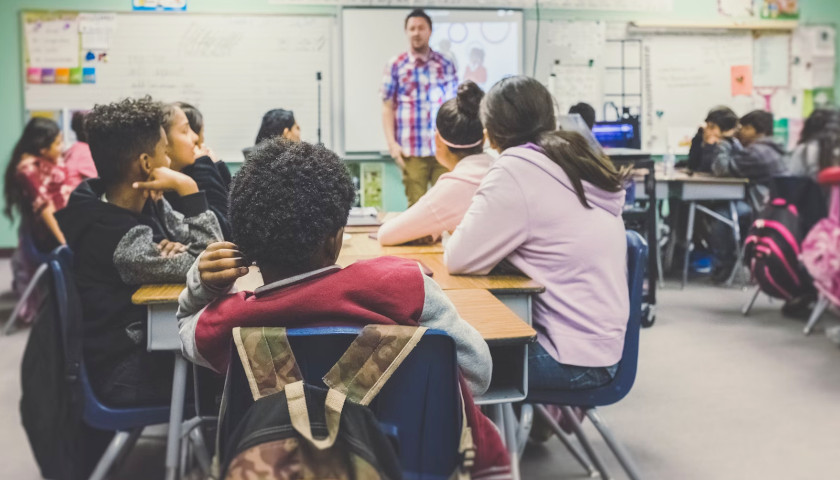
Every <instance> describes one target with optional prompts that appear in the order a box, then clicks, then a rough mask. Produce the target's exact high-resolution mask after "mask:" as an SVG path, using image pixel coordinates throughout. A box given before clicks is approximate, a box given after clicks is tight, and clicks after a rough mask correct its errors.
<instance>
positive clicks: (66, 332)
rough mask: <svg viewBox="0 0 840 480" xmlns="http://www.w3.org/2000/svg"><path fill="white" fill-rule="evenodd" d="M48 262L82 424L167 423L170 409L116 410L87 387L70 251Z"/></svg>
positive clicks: (107, 426) (122, 426)
mask: <svg viewBox="0 0 840 480" xmlns="http://www.w3.org/2000/svg"><path fill="white" fill-rule="evenodd" d="M47 262H48V263H49V268H50V272H51V274H52V277H53V282H54V285H55V297H56V307H57V312H58V321H59V325H60V329H61V335H62V341H63V343H64V350H65V352H64V356H65V363H66V364H67V365H66V368H67V370H68V372H69V373H70V374H72V375H75V376H77V377H78V380H79V382H81V387H82V396H83V397H84V400H83V401H84V408H83V413H82V418H83V419H84V422H85V423H86V424H87V425H89V426H91V427H94V428H98V429H101V430H127V429H132V428H136V427H142V426H146V425H154V424H157V423H164V422H166V421H167V420H168V419H169V407H141V408H119V409H115V408H111V407H108V406H106V405H104V404H102V402H100V401H99V399H98V398H97V396H96V394H95V393H94V391H93V387H92V386H91V384H90V379H89V378H88V376H87V370H86V369H85V365H84V360H83V357H82V343H83V339H82V337H83V327H82V310H81V303H80V301H79V297H78V292H77V291H76V283H75V279H74V276H73V275H72V273H71V272H72V268H73V252H72V251H71V250H70V249H69V248H68V247H66V246H61V247H58V248H56V249H55V250H53V252H52V253H51V254H50V256H49V259H48V260H47Z"/></svg>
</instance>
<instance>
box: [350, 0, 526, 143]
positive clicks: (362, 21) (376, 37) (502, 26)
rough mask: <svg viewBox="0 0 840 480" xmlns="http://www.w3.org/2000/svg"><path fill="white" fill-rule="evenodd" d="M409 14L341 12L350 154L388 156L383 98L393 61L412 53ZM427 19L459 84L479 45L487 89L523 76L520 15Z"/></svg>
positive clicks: (439, 13)
mask: <svg viewBox="0 0 840 480" xmlns="http://www.w3.org/2000/svg"><path fill="white" fill-rule="evenodd" d="M410 11H411V10H409V9H388V8H345V9H344V10H343V11H342V61H343V72H344V73H343V77H342V78H343V86H344V95H343V97H344V98H343V102H341V103H342V106H343V110H342V114H341V116H340V118H342V119H343V125H344V150H345V151H346V152H384V151H387V150H388V146H387V142H386V141H385V134H384V132H383V129H382V100H381V98H380V96H379V92H380V87H381V85H382V80H383V75H384V72H385V67H386V65H387V64H388V61H389V60H390V59H392V58H393V57H395V56H396V55H399V54H401V53H403V52H405V51H406V50H407V49H408V40H407V39H406V37H405V31H404V28H403V25H404V21H405V17H406V15H408V13H409V12H410ZM426 13H428V14H429V16H430V17H431V18H432V27H433V29H432V37H431V39H430V40H429V43H430V44H431V46H432V48H433V49H435V50H437V51H440V52H442V53H444V54H445V55H447V56H450V58H455V64H456V68H457V70H458V79H459V81H462V80H463V78H464V75H463V73H464V70H465V68H466V64H467V61H468V59H467V57H468V53H467V52H468V51H469V50H470V49H471V48H472V47H474V46H476V45H478V44H479V43H481V44H482V48H486V50H487V54H486V56H485V66H486V68H487V78H488V80H487V82H486V85H483V86H482V87H483V88H489V87H490V86H492V83H495V81H497V80H500V79H501V78H502V77H504V76H506V75H515V74H518V73H521V72H522V57H523V47H522V26H523V17H522V12H521V11H512V10H426ZM479 30H480V33H477V32H479ZM474 33H475V34H476V35H478V34H480V35H484V37H487V38H486V40H484V41H481V42H479V41H478V40H475V39H473V34H474ZM484 37H482V39H484ZM444 41H448V45H449V46H448V48H449V50H448V52H444V51H443V49H442V48H441V42H444Z"/></svg>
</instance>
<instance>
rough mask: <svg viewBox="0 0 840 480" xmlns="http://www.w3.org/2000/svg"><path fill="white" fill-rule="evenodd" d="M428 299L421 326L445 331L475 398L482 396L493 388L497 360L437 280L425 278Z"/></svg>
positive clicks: (425, 302) (421, 317)
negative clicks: (492, 380)
mask: <svg viewBox="0 0 840 480" xmlns="http://www.w3.org/2000/svg"><path fill="white" fill-rule="evenodd" d="M423 286H424V288H425V291H426V299H425V301H424V302H423V313H422V314H421V315H420V325H421V326H424V327H428V328H433V329H437V330H443V331H445V332H446V333H447V334H449V336H450V337H452V339H453V340H454V341H455V351H456V353H457V357H458V366H459V367H460V368H461V372H462V373H463V374H464V379H465V380H466V381H467V384H468V385H469V386H470V391H472V393H473V395H481V394H482V393H484V392H486V391H487V387H489V386H490V376H491V374H492V373H493V359H492V358H491V357H490V348H489V347H488V346H487V342H485V341H484V339H483V338H482V337H481V334H479V333H478V331H477V330H476V329H475V328H473V326H472V325H470V324H469V323H467V322H466V321H465V320H464V319H462V318H461V316H460V315H458V311H457V310H456V309H455V305H453V304H452V301H451V300H449V297H447V296H446V294H445V293H443V290H442V289H441V288H440V285H438V284H437V283H436V282H435V281H434V280H432V279H431V278H429V277H427V276H426V275H423Z"/></svg>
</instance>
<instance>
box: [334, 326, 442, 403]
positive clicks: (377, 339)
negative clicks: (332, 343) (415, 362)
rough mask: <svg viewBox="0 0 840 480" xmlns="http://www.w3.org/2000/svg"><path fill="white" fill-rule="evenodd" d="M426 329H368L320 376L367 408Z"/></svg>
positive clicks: (397, 327) (378, 327)
mask: <svg viewBox="0 0 840 480" xmlns="http://www.w3.org/2000/svg"><path fill="white" fill-rule="evenodd" d="M426 330H427V328H426V327H408V326H401V325H368V326H366V327H365V328H363V329H362V333H360V334H359V336H358V337H356V339H355V340H353V343H352V344H350V347H349V348H348V349H347V351H346V352H344V355H342V356H341V358H340V359H339V360H338V362H337V363H336V364H335V365H333V367H332V368H331V369H330V371H329V372H327V374H326V375H325V376H324V383H325V384H326V385H327V386H328V387H330V389H332V390H337V391H339V392H341V393H343V394H344V395H346V396H347V398H348V399H349V400H350V401H352V402H355V403H358V404H359V405H368V404H370V402H371V401H372V400H373V399H374V397H376V395H377V394H378V393H379V391H380V390H381V389H382V386H383V385H385V382H387V381H388V379H390V378H391V375H393V373H394V371H396V369H397V368H398V367H399V366H400V365H401V364H402V362H403V360H405V358H406V357H407V356H408V354H409V353H411V351H412V350H413V349H414V347H415V346H417V343H418V342H420V338H422V337H423V334H424V333H425V332H426Z"/></svg>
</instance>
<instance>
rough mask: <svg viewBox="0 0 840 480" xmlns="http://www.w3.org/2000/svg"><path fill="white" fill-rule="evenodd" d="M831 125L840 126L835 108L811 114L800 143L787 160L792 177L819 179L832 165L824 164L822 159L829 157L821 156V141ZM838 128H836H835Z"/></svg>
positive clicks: (839, 116)
mask: <svg viewBox="0 0 840 480" xmlns="http://www.w3.org/2000/svg"><path fill="white" fill-rule="evenodd" d="M830 124H834V125H840V111H838V110H836V109H833V108H818V109H816V110H814V111H813V112H811V115H809V116H808V119H807V120H805V125H803V127H802V133H800V135H799V143H798V144H797V145H796V148H794V149H793V152H791V153H790V156H789V158H788V160H787V166H788V170H789V171H790V174H791V175H796V176H803V177H812V178H814V179H816V178H817V174H818V173H819V172H820V170H822V169H823V168H825V167H828V166H831V164H830V163H829V164H823V163H822V162H821V161H820V160H821V159H829V158H830V156H828V155H820V143H821V142H820V140H821V138H823V137H824V136H825V135H824V132H826V131H827V130H828V129H827V127H828V126H829V125H830ZM835 128H836V127H835Z"/></svg>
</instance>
